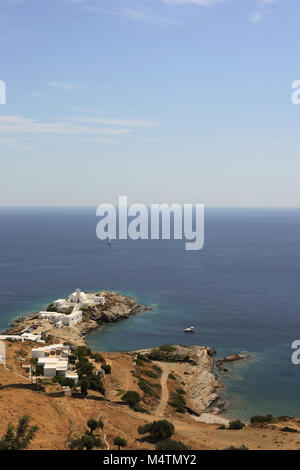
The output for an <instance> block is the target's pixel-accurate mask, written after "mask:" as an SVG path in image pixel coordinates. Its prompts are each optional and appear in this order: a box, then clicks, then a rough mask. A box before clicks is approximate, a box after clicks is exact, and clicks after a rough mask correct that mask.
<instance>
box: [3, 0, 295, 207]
mask: <svg viewBox="0 0 300 470" xmlns="http://www.w3.org/2000/svg"><path fill="white" fill-rule="evenodd" d="M299 17H300V2H299V0H277V1H276V0H264V1H263V0H219V1H218V0H215V1H214V0H0V58H1V61H0V80H4V81H5V82H6V85H7V104H6V105H0V155H1V172H0V204H1V205H75V206H76V205H97V204H99V203H101V202H104V201H106V202H112V203H114V202H116V201H117V197H118V195H121V194H125V195H128V198H129V201H130V202H145V203H151V202H186V203H190V202H193V203H195V202H203V203H205V204H206V205H208V206H224V205H225V206H227V205H228V206H300V184H299V174H300V158H299V154H300V105H299V106H295V105H293V104H292V103H291V84H292V82H293V81H294V80H297V79H300V54H299V49H300V41H299V35H300V33H299Z"/></svg>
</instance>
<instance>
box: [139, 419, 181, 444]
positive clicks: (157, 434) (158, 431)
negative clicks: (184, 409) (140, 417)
mask: <svg viewBox="0 0 300 470" xmlns="http://www.w3.org/2000/svg"><path fill="white" fill-rule="evenodd" d="M138 432H139V434H149V435H150V436H151V437H152V438H154V439H157V440H165V439H169V438H170V437H171V436H172V435H173V434H174V432H175V428H174V425H173V424H172V423H170V422H169V421H167V420H166V419H163V420H160V421H152V423H148V424H145V425H144V426H139V428H138Z"/></svg>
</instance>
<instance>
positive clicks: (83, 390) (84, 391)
mask: <svg viewBox="0 0 300 470" xmlns="http://www.w3.org/2000/svg"><path fill="white" fill-rule="evenodd" d="M88 388H89V382H88V380H87V379H83V381H82V382H81V395H82V396H83V397H86V396H87V394H88Z"/></svg>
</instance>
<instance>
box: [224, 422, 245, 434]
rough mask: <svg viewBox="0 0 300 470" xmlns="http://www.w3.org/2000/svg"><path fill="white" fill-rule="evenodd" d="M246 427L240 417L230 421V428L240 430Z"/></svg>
mask: <svg viewBox="0 0 300 470" xmlns="http://www.w3.org/2000/svg"><path fill="white" fill-rule="evenodd" d="M244 427H245V424H244V423H242V421H241V420H240V419H237V420H236V421H230V423H229V427H228V429H232V430H234V431H238V430H240V429H243V428H244Z"/></svg>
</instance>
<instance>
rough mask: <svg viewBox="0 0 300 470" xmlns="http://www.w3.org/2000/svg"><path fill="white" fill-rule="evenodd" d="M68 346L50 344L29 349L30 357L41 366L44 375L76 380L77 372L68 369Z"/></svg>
mask: <svg viewBox="0 0 300 470" xmlns="http://www.w3.org/2000/svg"><path fill="white" fill-rule="evenodd" d="M69 352H70V348H69V347H68V346H64V345H63V344H52V345H49V346H45V347H42V348H35V349H32V351H31V357H32V358H36V359H37V360H38V365H40V366H42V367H43V370H44V376H46V377H56V376H60V377H66V378H69V379H73V380H74V382H75V383H77V382H78V374H76V372H74V371H72V370H69V365H68V356H69Z"/></svg>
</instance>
